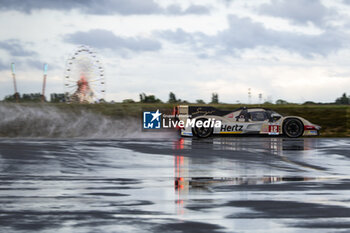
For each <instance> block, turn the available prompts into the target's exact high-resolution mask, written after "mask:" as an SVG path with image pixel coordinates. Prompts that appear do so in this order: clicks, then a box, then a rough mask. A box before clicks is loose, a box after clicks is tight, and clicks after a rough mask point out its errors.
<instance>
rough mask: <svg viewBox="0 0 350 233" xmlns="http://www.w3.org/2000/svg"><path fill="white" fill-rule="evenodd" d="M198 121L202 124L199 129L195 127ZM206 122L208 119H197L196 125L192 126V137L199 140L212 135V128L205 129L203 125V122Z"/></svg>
mask: <svg viewBox="0 0 350 233" xmlns="http://www.w3.org/2000/svg"><path fill="white" fill-rule="evenodd" d="M198 121H201V122H202V123H201V125H202V126H201V127H197V122H198ZM207 121H209V120H208V119H205V118H201V119H198V120H197V121H196V124H195V126H194V129H193V131H194V135H196V136H197V137H199V138H207V137H209V136H210V135H212V134H213V130H214V129H213V128H212V127H210V126H209V127H205V126H204V123H205V122H207Z"/></svg>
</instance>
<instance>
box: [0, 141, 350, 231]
mask: <svg viewBox="0 0 350 233" xmlns="http://www.w3.org/2000/svg"><path fill="white" fill-rule="evenodd" d="M349 157H350V140H348V139H314V138H301V139H286V138H268V137H258V138H257V137H224V138H219V137H214V138H208V139H204V140H198V139H195V138H176V139H149V140H146V139H140V140H136V139H133V140H127V139H123V140H21V139H16V140H9V139H1V140H0V184H1V192H0V206H1V210H0V225H1V229H2V230H3V231H5V232H13V231H21V232H29V231H35V232H52V231H56V232H250V231H252V230H256V231H259V232H271V231H274V232H304V231H306V230H307V231H317V232H319V231H321V232H322V231H324V232H335V231H340V232H344V231H347V229H348V228H349V227H350V204H349V198H348V197H349V194H350V192H349V188H350V170H349V169H348V168H349V166H350V158H349Z"/></svg>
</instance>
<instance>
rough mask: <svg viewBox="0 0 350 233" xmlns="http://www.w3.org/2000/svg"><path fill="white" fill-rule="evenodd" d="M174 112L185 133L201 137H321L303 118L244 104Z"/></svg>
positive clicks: (314, 127) (186, 108) (175, 109)
mask: <svg viewBox="0 0 350 233" xmlns="http://www.w3.org/2000/svg"><path fill="white" fill-rule="evenodd" d="M174 115H175V119H176V120H177V121H182V123H183V124H181V126H180V127H179V128H180V132H181V136H196V137H200V138H206V137H209V136H211V135H213V134H265V135H285V136H287V137H290V138H298V137H301V136H317V135H319V131H320V129H321V127H320V126H318V125H315V124H312V123H311V122H309V121H308V120H306V119H304V118H302V117H298V116H282V115H280V114H278V113H276V112H275V111H273V110H271V109H266V108H246V107H241V108H238V109H235V110H233V111H222V110H219V109H216V108H214V107H210V106H188V105H179V106H177V107H175V108H174ZM197 122H198V123H197ZM218 122H219V123H218ZM199 123H200V124H199ZM206 123H208V124H206Z"/></svg>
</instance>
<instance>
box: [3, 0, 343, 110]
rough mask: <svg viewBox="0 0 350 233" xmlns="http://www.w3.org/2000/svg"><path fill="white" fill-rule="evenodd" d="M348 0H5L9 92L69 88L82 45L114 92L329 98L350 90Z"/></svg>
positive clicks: (110, 96) (115, 96) (113, 95)
mask: <svg viewBox="0 0 350 233" xmlns="http://www.w3.org/2000/svg"><path fill="white" fill-rule="evenodd" d="M349 12H350V1H348V0H328V1H322V0H293V1H290V0H270V1H269V0H259V1H257V0H250V1H244V0H158V1H157V0H66V1H53V0H26V1H21V0H11V1H5V0H0V98H1V99H2V98H3V97H4V96H5V95H9V94H12V93H13V87H12V80H11V72H10V64H11V62H15V63H16V67H17V79H18V90H19V92H21V93H28V92H40V91H41V84H42V83H41V82H42V70H41V69H42V65H43V63H48V65H49V71H48V81H47V93H51V92H57V93H62V92H63V91H64V89H63V75H64V70H65V64H66V60H67V59H68V57H69V55H70V54H71V52H72V51H73V50H74V49H75V48H76V47H77V46H78V45H81V44H85V45H88V46H91V47H93V48H94V49H95V50H96V51H97V52H98V54H99V57H100V58H101V60H102V62H103V65H104V68H105V72H106V83H107V96H106V99H107V100H115V101H122V100H123V99H126V98H132V99H134V100H138V98H139V97H138V95H139V93H141V92H145V93H147V94H154V95H156V96H157V97H159V98H160V99H162V100H163V101H166V100H167V99H168V94H169V92H170V91H173V92H174V93H175V94H176V95H177V97H178V98H181V99H185V100H189V101H195V100H196V99H204V100H205V101H209V100H210V96H211V93H212V92H217V93H218V94H219V98H220V101H222V102H228V103H235V102H237V101H240V102H248V97H247V90H248V88H251V89H252V100H253V102H258V94H259V93H262V94H263V99H264V100H272V101H275V100H277V99H286V100H288V101H292V102H304V101H306V100H312V101H321V102H330V101H334V100H335V98H337V97H338V96H340V95H341V94H342V93H343V92H347V93H348V94H350V44H349V36H350V30H349V29H350V15H349Z"/></svg>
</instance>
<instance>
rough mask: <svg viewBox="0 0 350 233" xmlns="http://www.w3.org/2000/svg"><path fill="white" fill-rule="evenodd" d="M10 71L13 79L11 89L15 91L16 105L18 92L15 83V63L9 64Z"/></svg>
mask: <svg viewBox="0 0 350 233" xmlns="http://www.w3.org/2000/svg"><path fill="white" fill-rule="evenodd" d="M11 71H12V78H13V87H14V89H15V98H16V102H17V103H18V97H19V96H18V92H17V83H16V67H15V63H11Z"/></svg>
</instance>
